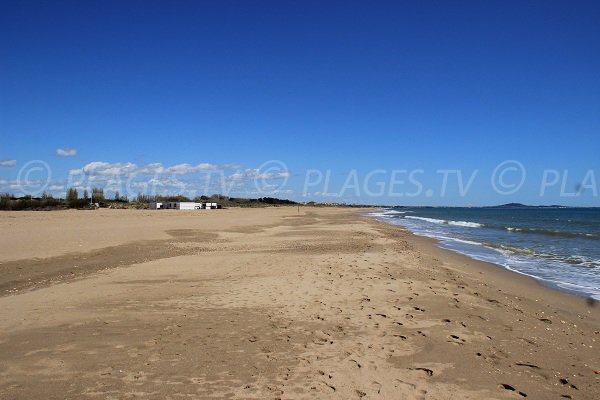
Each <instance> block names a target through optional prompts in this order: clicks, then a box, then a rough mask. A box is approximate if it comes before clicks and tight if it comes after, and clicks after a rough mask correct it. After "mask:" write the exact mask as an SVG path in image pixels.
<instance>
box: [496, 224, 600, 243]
mask: <svg viewBox="0 0 600 400" xmlns="http://www.w3.org/2000/svg"><path fill="white" fill-rule="evenodd" d="M504 229H506V230H507V231H509V232H518V233H529V234H537V235H546V236H562V237H568V238H585V239H591V240H600V235H598V234H594V233H581V232H568V231H561V230H558V229H540V228H514V227H511V226H507V227H504Z"/></svg>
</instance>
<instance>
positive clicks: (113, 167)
mask: <svg viewBox="0 0 600 400" xmlns="http://www.w3.org/2000/svg"><path fill="white" fill-rule="evenodd" d="M236 166H237V164H225V165H214V164H208V163H201V164H197V165H192V164H187V163H185V164H177V165H173V166H170V167H165V166H163V165H162V164H161V163H152V164H147V165H137V164H134V163H130V162H128V163H108V162H104V161H94V162H91V163H89V164H86V165H85V166H83V168H79V169H74V170H71V171H70V173H71V175H81V174H85V175H88V176H122V177H130V176H134V175H157V174H158V175H162V174H173V175H188V174H194V173H198V172H209V171H224V170H227V169H232V168H235V167H236Z"/></svg>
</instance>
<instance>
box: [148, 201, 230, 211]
mask: <svg viewBox="0 0 600 400" xmlns="http://www.w3.org/2000/svg"><path fill="white" fill-rule="evenodd" d="M148 208H149V209H150V210H216V209H218V208H221V205H220V204H218V203H196V202H193V201H165V202H150V203H148Z"/></svg>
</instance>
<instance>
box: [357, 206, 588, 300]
mask: <svg viewBox="0 0 600 400" xmlns="http://www.w3.org/2000/svg"><path fill="white" fill-rule="evenodd" d="M361 217H362V215H361ZM365 217H366V218H369V219H372V220H373V221H375V222H376V223H380V224H384V225H386V226H392V227H395V228H397V229H399V230H401V231H402V232H404V233H406V234H407V235H410V236H412V237H411V238H410V239H409V240H410V241H411V243H412V244H415V245H416V246H419V247H421V248H422V250H423V251H424V252H425V253H427V254H432V255H433V254H437V253H440V257H445V258H447V259H453V260H456V262H457V263H459V264H461V266H462V267H465V268H468V269H472V270H473V271H475V272H477V273H479V272H483V273H486V272H490V271H495V272H491V274H492V275H496V276H497V278H498V279H499V280H500V281H501V282H502V283H501V285H503V286H507V287H510V286H512V285H511V282H512V281H513V280H515V281H521V283H519V284H516V285H517V286H519V288H520V290H524V289H525V288H527V290H531V286H530V285H531V284H532V283H533V284H534V285H535V286H537V289H538V291H539V292H540V293H544V292H545V293H546V294H543V295H541V296H547V297H555V296H556V295H559V296H560V297H562V298H563V299H562V300H563V301H568V302H572V301H574V302H575V303H577V304H579V303H585V304H586V305H588V306H589V305H592V307H594V306H595V304H598V301H597V300H595V299H593V298H591V297H585V296H583V295H581V294H579V293H576V292H569V291H566V290H563V289H561V288H559V287H555V286H552V284H551V283H548V284H546V283H545V281H544V280H543V279H541V278H537V277H535V276H531V275H528V274H525V273H523V272H519V271H516V270H512V269H508V268H507V267H504V266H503V265H499V264H495V263H492V262H488V261H482V260H477V259H476V258H472V257H471V256H469V255H468V254H464V253H461V252H458V251H455V250H452V249H447V248H444V247H441V246H440V241H439V240H438V239H435V238H432V237H428V236H421V235H417V234H415V233H413V232H411V231H410V230H409V229H407V228H405V227H403V226H401V225H393V224H388V223H386V222H383V221H378V220H375V219H373V218H371V217H368V216H365ZM448 253H449V254H448ZM566 299H571V300H566Z"/></svg>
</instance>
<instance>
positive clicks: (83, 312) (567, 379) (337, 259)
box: [0, 207, 600, 399]
mask: <svg viewBox="0 0 600 400" xmlns="http://www.w3.org/2000/svg"><path fill="white" fill-rule="evenodd" d="M355 212H356V210H350V209H334V208H322V209H319V208H301V209H300V212H299V213H298V211H297V209H296V208H294V207H281V208H269V209H230V210H216V211H195V212H185V211H172V212H171V211H155V212H150V211H131V210H99V211H66V212H38V213H13V212H4V213H2V214H0V232H1V234H2V242H1V243H0V289H1V295H2V297H0V399H67V398H68V399H86V398H97V399H129V398H153V399H179V398H209V397H212V398H287V399H291V398H340V399H341V398H343V399H350V398H356V399H359V398H363V399H369V398H386V399H494V398H497V399H505V398H508V399H510V398H523V397H525V396H527V397H529V398H534V399H561V398H563V399H564V398H573V399H597V398H599V397H600V396H599V394H600V375H598V374H595V372H594V371H596V370H600V351H599V345H600V343H599V341H598V340H599V339H600V335H599V334H598V329H599V328H600V323H599V322H600V307H594V306H593V304H589V303H586V301H585V300H584V299H580V298H577V297H575V296H571V295H567V294H563V293H560V292H557V291H554V290H551V289H547V288H544V287H541V286H540V285H538V284H537V283H536V282H535V281H533V280H531V279H528V278H525V277H522V276H519V275H516V274H513V273H510V272H508V271H504V270H502V269H500V268H497V267H495V266H492V265H488V264H484V263H480V262H476V261H472V260H470V259H468V258H466V257H462V256H460V255H457V254H454V253H450V252H447V251H444V250H441V249H439V248H437V247H436V246H435V243H433V242H432V241H430V240H426V239H423V238H418V237H415V236H413V235H411V234H409V233H407V232H405V231H403V230H400V229H399V228H397V227H393V226H388V225H385V224H382V223H378V222H374V221H372V220H370V219H368V218H366V217H360V216H357V215H354V213H355ZM599 372H600V371H599Z"/></svg>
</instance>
